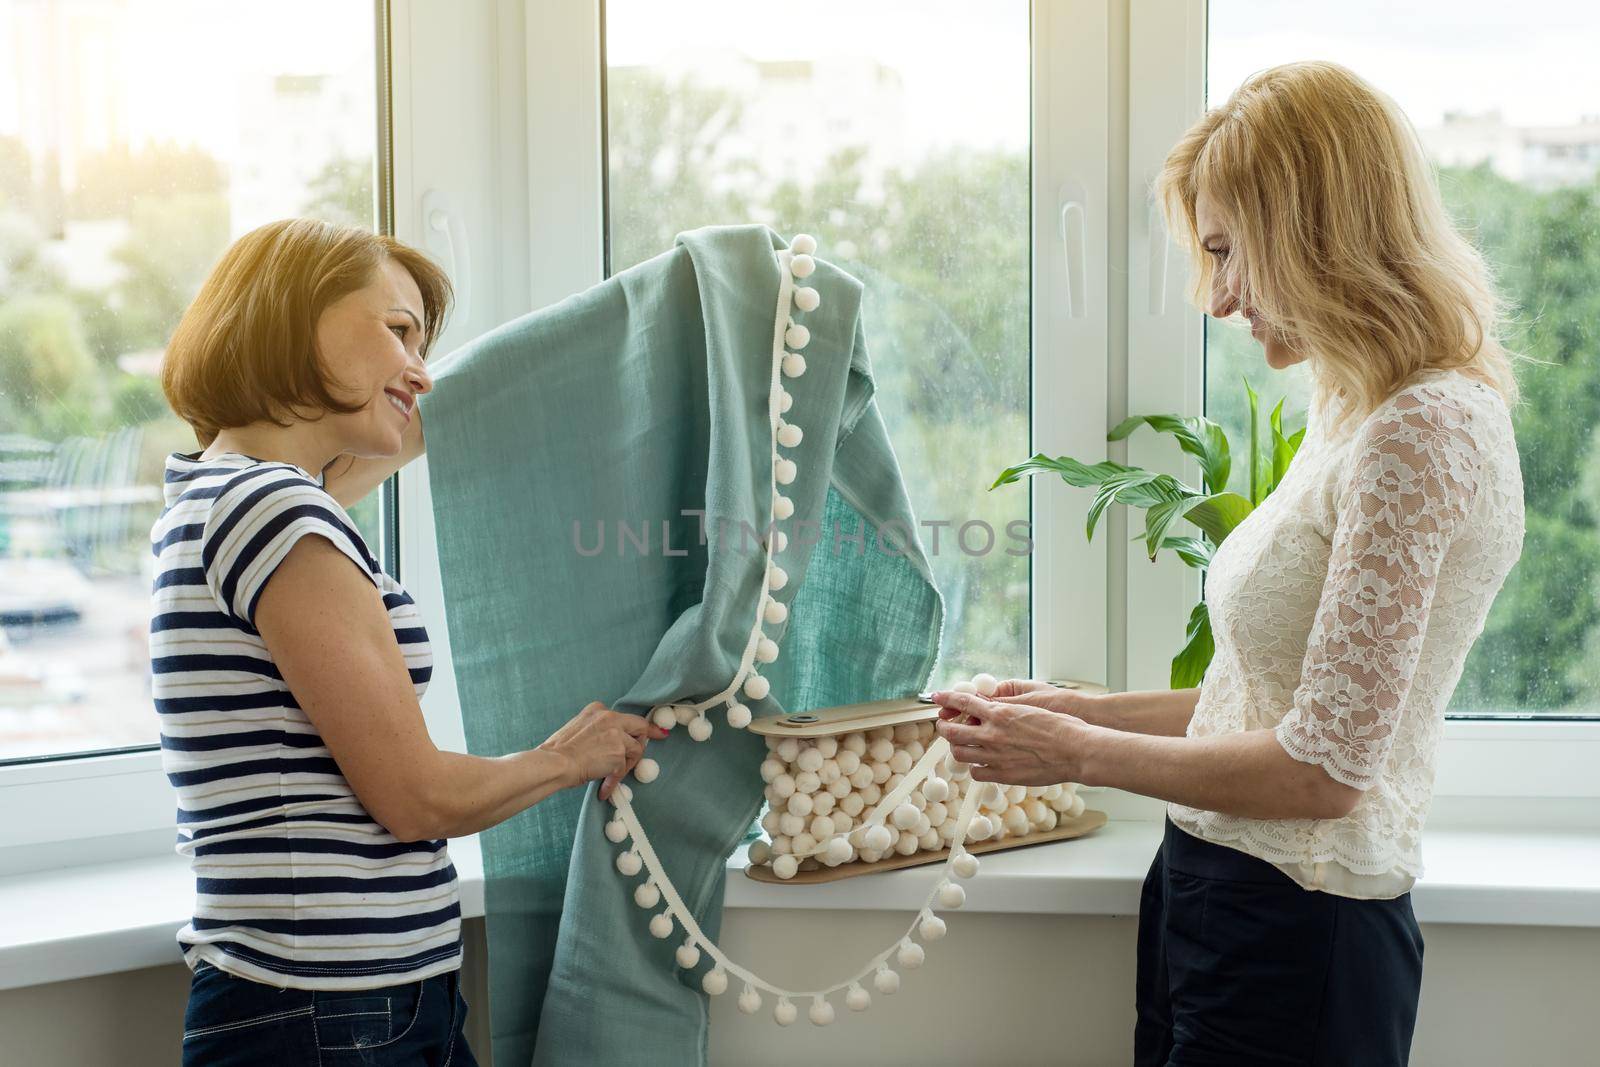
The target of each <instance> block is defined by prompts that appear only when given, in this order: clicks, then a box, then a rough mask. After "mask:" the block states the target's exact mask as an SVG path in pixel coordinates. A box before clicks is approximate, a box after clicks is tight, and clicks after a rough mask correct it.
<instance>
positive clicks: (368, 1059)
mask: <svg viewBox="0 0 1600 1067" xmlns="http://www.w3.org/2000/svg"><path fill="white" fill-rule="evenodd" d="M460 978H461V972H460V971H451V972H450V973H448V974H440V975H435V976H434V977H432V978H427V979H424V980H422V981H420V982H411V983H409V984H406V985H395V986H384V987H383V988H380V989H349V990H343V989H341V990H332V991H326V992H324V991H311V990H305V989H278V988H276V987H274V986H269V985H265V984H263V983H260V982H252V981H250V980H249V979H248V978H238V977H235V976H234V975H231V974H229V973H227V972H226V971H223V970H219V969H218V968H216V967H213V966H211V964H209V963H205V962H201V963H200V964H199V966H197V967H196V968H195V971H194V976H193V977H192V978H191V980H190V983H189V1007H188V1010H187V1011H185V1012H184V1017H183V1064H184V1067H300V1065H306V1067H346V1065H352V1067H353V1065H356V1064H361V1065H362V1067H399V1065H401V1064H404V1065H406V1067H413V1065H417V1067H421V1065H424V1064H426V1065H428V1067H477V1060H475V1059H474V1058H473V1056H472V1050H471V1049H470V1048H468V1047H467V1039H466V1036H465V1035H464V1034H463V1033H462V1027H463V1026H464V1025H465V1023H466V1018H467V1002H466V1001H465V1000H464V999H463V998H462V996H461V981H460Z"/></svg>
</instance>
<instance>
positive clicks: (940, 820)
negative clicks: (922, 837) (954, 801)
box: [922, 800, 950, 828]
mask: <svg viewBox="0 0 1600 1067" xmlns="http://www.w3.org/2000/svg"><path fill="white" fill-rule="evenodd" d="M922 817H923V818H924V819H927V820H928V825H929V826H932V827H935V828H937V827H940V826H943V825H944V822H945V820H946V819H948V818H949V817H950V809H949V808H947V807H945V806H944V804H942V803H941V802H939V801H937V800H935V801H932V802H931V803H929V804H928V806H927V808H925V809H924V810H923V812H922Z"/></svg>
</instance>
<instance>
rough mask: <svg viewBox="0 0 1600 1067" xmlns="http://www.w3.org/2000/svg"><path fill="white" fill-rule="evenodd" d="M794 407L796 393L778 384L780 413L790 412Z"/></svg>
mask: <svg viewBox="0 0 1600 1067" xmlns="http://www.w3.org/2000/svg"><path fill="white" fill-rule="evenodd" d="M792 407H794V394H793V393H791V392H789V390H787V389H785V388H784V387H783V386H781V385H780V386H778V413H779V414H788V411H789V409H790V408H792Z"/></svg>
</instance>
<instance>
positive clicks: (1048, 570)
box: [0, 0, 1600, 873]
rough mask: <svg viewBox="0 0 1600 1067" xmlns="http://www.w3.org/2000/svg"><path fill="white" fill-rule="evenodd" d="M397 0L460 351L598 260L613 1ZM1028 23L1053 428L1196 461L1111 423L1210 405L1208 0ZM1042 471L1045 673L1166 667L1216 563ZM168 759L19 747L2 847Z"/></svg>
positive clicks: (453, 732)
mask: <svg viewBox="0 0 1600 1067" xmlns="http://www.w3.org/2000/svg"><path fill="white" fill-rule="evenodd" d="M389 10H390V21H389V27H390V47H391V55H392V63H391V64H390V69H391V71H392V78H393V80H392V97H391V99H392V114H391V121H392V131H393V140H392V152H393V168H392V181H393V199H392V203H393V223H394V229H395V233H396V235H397V236H399V237H400V238H401V239H402V240H406V241H409V242H412V243H414V244H417V245H419V246H420V247H423V248H425V249H427V250H428V251H430V252H431V253H432V254H434V255H436V256H438V257H439V258H440V260H441V262H443V263H444V264H445V265H446V266H447V267H449V268H450V269H451V270H452V272H455V273H458V272H459V266H458V259H457V258H456V255H457V250H456V249H455V248H454V247H453V246H452V244H451V242H452V241H464V242H465V245H466V246H467V247H465V248H464V249H463V250H462V255H461V257H460V260H459V262H465V261H466V260H470V263H471V267H472V272H473V276H472V277H471V278H469V279H462V278H459V277H458V278H457V279H456V280H457V281H458V283H460V282H462V281H465V282H466V285H465V286H464V288H465V290H466V293H465V296H466V305H467V306H466V307H465V309H464V310H465V314H457V315H456V316H455V317H454V318H453V319H452V321H451V324H450V326H449V329H448V331H447V332H446V334H445V336H444V337H443V338H442V339H441V342H440V345H439V348H438V351H439V352H441V353H443V352H447V351H449V350H450V349H451V348H453V347H455V346H456V345H459V344H461V343H462V342H464V341H465V340H467V339H469V338H471V337H473V336H476V335H477V334H479V333H482V332H484V331H485V330H487V329H489V328H490V327H492V326H494V325H495V324H497V323H500V322H504V321H507V320H509V319H511V318H514V317H516V316H517V315H520V314H522V313H524V312H526V311H528V310H530V309H532V308H535V307H542V306H545V305H547V304H550V303H553V302H555V301H556V300H559V299H561V298H562V297H564V296H566V295H568V294H570V293H573V292H577V291H579V290H581V289H583V288H585V287H587V286H589V285H592V284H594V283H595V282H598V281H599V280H600V279H601V278H602V276H603V271H604V262H603V256H604V247H605V243H604V237H605V234H604V203H603V179H604V175H603V174H602V173H601V159H602V155H601V149H602V129H601V122H602V117H601V105H600V100H601V89H602V75H603V70H602V66H601V64H602V56H601V29H602V27H601V6H600V2H599V0H549V2H547V3H545V4H542V5H541V6H539V7H538V8H537V9H536V10H534V11H531V12H530V10H529V9H528V8H527V7H525V5H523V4H522V3H519V2H517V0H493V2H491V3H485V4H469V5H439V4H430V3H427V2H425V0H390V4H389ZM1032 47H1033V74H1034V78H1033V116H1034V119H1033V121H1034V130H1033V144H1032V157H1033V163H1032V180H1033V214H1034V220H1033V229H1034V239H1033V252H1032V261H1033V272H1032V274H1033V277H1032V283H1031V285H1032V293H1031V296H1032V307H1033V371H1032V373H1033V391H1032V396H1033V400H1032V425H1033V445H1034V448H1035V450H1037V451H1043V452H1046V453H1048V454H1051V455H1072V456H1076V457H1078V458H1080V459H1084V460H1087V461H1095V460H1099V459H1103V458H1110V459H1115V460H1118V461H1121V462H1128V463H1133V464H1138V465H1143V466H1150V467H1153V468H1156V469H1160V470H1164V471H1167V472H1169V473H1173V474H1177V475H1179V476H1183V477H1187V478H1190V479H1193V478H1194V477H1196V473H1197V472H1196V471H1195V470H1194V469H1193V464H1192V462H1187V463H1186V462H1179V461H1178V459H1177V458H1176V457H1175V454H1174V453H1175V451H1176V450H1174V449H1173V448H1172V447H1171V446H1170V442H1166V441H1163V440H1158V439H1156V438H1155V437H1154V436H1153V435H1144V434H1140V435H1135V437H1134V438H1133V439H1132V440H1130V441H1127V442H1122V443H1118V444H1115V445H1109V446H1108V444H1107V442H1106V441H1105V431H1106V429H1107V428H1108V427H1110V426H1112V425H1114V424H1115V423H1116V422H1118V421H1120V420H1121V418H1122V417H1123V416H1124V415H1126V414H1127V413H1128V412H1130V411H1132V412H1140V413H1145V412H1157V411H1178V412H1187V413H1198V412H1199V411H1200V410H1201V406H1202V399H1203V382H1202V380H1201V375H1202V358H1203V352H1202V333H1201V326H1200V324H1201V316H1200V313H1199V312H1198V311H1197V310H1196V309H1194V308H1192V307H1190V306H1189V305H1188V304H1187V302H1186V300H1185V289H1186V287H1185V272H1186V270H1187V266H1186V264H1185V263H1184V261H1183V260H1182V259H1181V258H1180V256H1179V254H1178V252H1177V250H1176V249H1175V248H1174V247H1173V246H1172V245H1171V243H1170V242H1169V241H1167V240H1166V239H1165V237H1164V235H1163V233H1162V232H1161V230H1160V224H1159V216H1158V214H1157V213H1156V212H1155V211H1154V210H1153V205H1152V204H1151V202H1150V199H1149V183H1150V180H1151V179H1152V178H1153V176H1154V175H1155V173H1156V171H1157V169H1158V168H1159V167H1160V164H1161V161H1162V159H1163V158H1164V157H1165V154H1166V152H1167V150H1168V148H1170V146H1171V145H1172V143H1173V142H1174V141H1175V140H1176V138H1177V137H1178V136H1179V134H1181V133H1182V131H1183V130H1184V129H1185V128H1186V127H1187V125H1188V124H1189V123H1190V122H1191V121H1193V119H1194V118H1196V117H1198V115H1199V114H1200V110H1201V107H1202V97H1201V94H1202V88H1203V84H1204V64H1205V3H1204V0H1137V2H1135V0H1034V2H1033V45H1032ZM464 71H465V72H468V74H467V76H463V72H464ZM430 191H432V192H435V193H436V194H437V193H441V192H442V193H443V194H444V197H443V199H442V200H440V199H439V198H438V196H437V195H435V196H434V197H432V198H428V194H429V193H430ZM425 198H427V199H426V202H427V203H428V205H429V207H430V209H431V208H435V207H441V205H442V208H441V210H445V212H446V215H447V216H448V217H445V218H442V219H440V220H439V221H441V222H442V223H444V225H443V227H442V228H440V229H435V228H432V227H431V226H430V225H429V221H430V220H429V219H428V218H425V217H424V212H423V204H424V202H425ZM1069 204H1072V205H1076V206H1074V207H1071V208H1068V205H1069ZM1064 208H1068V211H1067V215H1068V223H1069V225H1068V226H1067V228H1066V232H1065V234H1064V233H1063V230H1062V218H1063V209H1064ZM1080 233H1081V238H1082V240H1081V250H1080V247H1079V246H1078V245H1079V235H1080ZM1069 292H1070V293H1072V294H1073V295H1074V296H1076V297H1079V298H1081V299H1080V300H1079V302H1078V304H1077V306H1075V307H1069V305H1068V301H1067V300H1065V299H1063V296H1062V294H1066V293H1069ZM1129 353H1136V354H1137V355H1136V357H1135V358H1133V359H1130V356H1129ZM1057 397H1069V398H1071V405H1072V406H1071V407H1070V408H1063V407H1061V406H1060V405H1059V404H1057V403H1056V401H1055V400H1054V398H1057ZM1030 490H1031V493H1032V498H1031V499H1032V508H1033V511H1032V516H1033V521H1034V532H1035V539H1036V549H1035V555H1034V558H1033V586H1032V589H1033V593H1032V608H1033V634H1032V656H1033V664H1034V673H1035V674H1036V675H1037V676H1040V677H1075V678H1087V679H1092V680H1104V681H1106V682H1107V683H1108V684H1110V685H1112V686H1113V687H1115V688H1119V689H1121V688H1126V689H1152V688H1154V689H1159V688H1164V687H1165V686H1166V680H1167V665H1168V661H1169V660H1170V658H1171V656H1172V654H1173V653H1174V652H1175V651H1176V649H1177V648H1178V647H1180V645H1181V642H1182V640H1183V627H1184V623H1185V621H1186V619H1187V617H1188V612H1189V607H1190V606H1191V605H1192V604H1193V603H1194V601H1195V599H1196V598H1197V597H1198V595H1199V580H1198V576H1197V575H1196V574H1195V572H1193V571H1192V570H1190V569H1189V568H1186V567H1184V566H1182V565H1181V564H1180V563H1178V562H1177V561H1176V560H1174V559H1162V560H1161V561H1159V562H1157V563H1154V564H1152V563H1150V562H1149V561H1148V560H1147V559H1146V558H1145V557H1144V554H1143V552H1142V550H1141V548H1140V546H1139V545H1137V544H1133V543H1130V542H1129V541H1128V536H1129V532H1130V526H1129V522H1128V516H1127V515H1126V514H1123V513H1122V509H1120V508H1114V509H1112V512H1111V513H1110V514H1109V515H1108V516H1107V519H1106V520H1105V521H1104V522H1103V523H1102V528H1101V530H1100V531H1099V532H1098V533H1097V534H1096V536H1095V539H1094V541H1093V542H1090V541H1088V540H1086V539H1085V538H1084V536H1083V533H1082V531H1083V522H1084V516H1085V511H1086V508H1087V503H1088V500H1087V494H1086V493H1083V492H1078V491H1073V490H1070V489H1068V488H1067V487H1066V486H1064V485H1061V484H1059V482H1057V481H1056V480H1053V479H1048V478H1039V479H1034V480H1033V481H1032V483H1031V487H1030ZM398 498H399V501H400V516H399V523H398V530H399V561H400V570H401V576H402V580H404V581H405V582H406V584H407V585H408V587H410V588H411V589H412V590H413V592H414V594H415V595H416V597H417V600H418V602H419V604H420V605H421V606H422V607H423V610H424V612H425V614H426V615H427V622H428V626H429V630H430V634H431V635H432V637H433V641H434V648H435V656H436V670H435V673H434V680H433V683H432V685H431V686H430V687H429V690H428V693H427V695H426V697H425V698H424V700H423V711H424V715H425V717H426V720H427V723H428V726H429V729H430V731H431V732H432V735H433V738H434V740H435V741H436V742H437V743H438V744H440V745H441V746H442V747H447V748H455V749H458V750H462V749H464V748H465V743H464V733H463V730H462V725H461V713H460V704H459V697H458V693H457V690H456V686H455V677H454V671H453V670H452V667H451V664H452V658H451V654H450V642H449V634H448V627H447V625H446V620H445V618H444V613H443V611H442V610H441V609H440V608H439V605H442V603H443V593H442V589H441V587H440V581H439V569H438V561H437V557H436V555H435V553H434V550H433V544H434V539H433V513H432V508H431V506H430V503H429V490H428V474H427V466H426V462H425V461H419V462H418V463H416V464H414V465H413V466H411V467H409V468H407V470H406V471H405V472H403V473H402V474H401V475H400V478H399V492H398ZM1168 555H1170V554H1168ZM1596 757H1600V723H1584V722H1570V723H1563V722H1550V721H1546V722H1516V723H1496V722H1462V721H1452V722H1450V723H1448V724H1447V725H1446V728H1445V741H1444V747H1443V750H1442V752H1441V756H1440V768H1439V776H1438V783H1437V787H1436V794H1437V795H1438V796H1439V797H1440V798H1441V804H1440V805H1439V809H1437V810H1451V809H1452V808H1454V809H1461V810H1467V811H1471V812H1472V813H1474V815H1473V817H1474V818H1478V817H1481V816H1482V813H1483V811H1484V807H1483V806H1484V805H1485V804H1493V805H1497V806H1498V807H1499V808H1501V809H1504V808H1505V806H1506V805H1507V804H1511V803H1516V802H1521V803H1524V807H1525V808H1526V810H1536V811H1538V812H1540V813H1541V816H1540V817H1541V818H1545V817H1548V818H1554V819H1565V818H1568V817H1569V816H1570V813H1571V812H1572V811H1575V810H1579V809H1580V808H1581V809H1582V810H1583V811H1585V812H1587V811H1588V810H1589V809H1593V808H1595V807H1596V806H1595V805H1593V804H1592V801H1593V800H1594V799H1596V798H1600V775H1595V774H1594V773H1593V771H1592V768H1593V767H1594V766H1595V765H1596ZM160 762H161V761H160V753H159V752H156V751H147V752H136V753H126V754H117V755H102V756H88V757H82V758H77V759H60V760H46V761H41V762H38V763H29V764H20V765H16V766H11V767H3V768H0V813H5V814H6V815H7V816H9V817H6V818H0V872H6V873H12V872H17V871H21V870H28V869H37V868H40V867H47V866H66V865H71V864H76V863H87V862H100V861H107V860H113V859H118V858H124V857H130V856H136V855H143V856H147V855H152V854H157V853H160V852H165V851H169V850H170V849H171V847H172V839H173V807H174V798H173V795H172V792H171V789H170V786H169V785H168V784H167V781H166V779H165V777H164V776H163V775H162V773H161V766H160ZM1552 805H1554V806H1552ZM1132 810H1143V809H1137V808H1135V809H1132ZM16 813H25V815H23V816H22V817H18V815H17V814H16ZM1563 813H1566V814H1563Z"/></svg>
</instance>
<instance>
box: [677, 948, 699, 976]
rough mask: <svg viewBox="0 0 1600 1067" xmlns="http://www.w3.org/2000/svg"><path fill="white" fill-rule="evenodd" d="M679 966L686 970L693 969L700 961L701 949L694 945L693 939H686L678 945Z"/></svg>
mask: <svg viewBox="0 0 1600 1067" xmlns="http://www.w3.org/2000/svg"><path fill="white" fill-rule="evenodd" d="M677 957H678V966H679V967H682V968H683V969H684V970H686V971H691V970H693V969H694V968H695V967H697V966H698V965H699V963H700V950H699V949H697V948H695V947H694V942H693V941H685V942H684V943H683V944H681V945H679V946H678V951H677Z"/></svg>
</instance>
